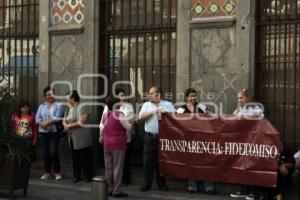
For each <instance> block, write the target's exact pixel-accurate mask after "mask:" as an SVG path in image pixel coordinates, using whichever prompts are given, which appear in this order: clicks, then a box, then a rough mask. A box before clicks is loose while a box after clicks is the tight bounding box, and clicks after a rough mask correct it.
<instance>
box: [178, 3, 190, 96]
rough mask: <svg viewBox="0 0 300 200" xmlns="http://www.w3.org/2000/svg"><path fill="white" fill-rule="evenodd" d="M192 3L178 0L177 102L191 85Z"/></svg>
mask: <svg viewBox="0 0 300 200" xmlns="http://www.w3.org/2000/svg"><path fill="white" fill-rule="evenodd" d="M190 6H191V2H190V1H189V0H177V52H176V92H177V94H178V95H177V98H176V99H177V101H182V100H183V96H182V95H180V93H183V92H184V90H185V89H186V88H188V87H189V85H190V39H191V38H190V20H191V9H190Z"/></svg>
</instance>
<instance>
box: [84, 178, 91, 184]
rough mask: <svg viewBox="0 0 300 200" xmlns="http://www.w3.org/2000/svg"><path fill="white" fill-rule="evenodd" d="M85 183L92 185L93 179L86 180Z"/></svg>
mask: <svg viewBox="0 0 300 200" xmlns="http://www.w3.org/2000/svg"><path fill="white" fill-rule="evenodd" d="M84 182H85V183H90V182H92V179H90V178H88V179H85V180H84Z"/></svg>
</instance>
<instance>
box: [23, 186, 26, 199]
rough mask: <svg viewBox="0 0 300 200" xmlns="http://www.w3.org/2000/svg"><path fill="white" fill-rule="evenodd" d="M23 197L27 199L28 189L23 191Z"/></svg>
mask: <svg viewBox="0 0 300 200" xmlns="http://www.w3.org/2000/svg"><path fill="white" fill-rule="evenodd" d="M23 196H24V197H26V196H27V188H24V189H23Z"/></svg>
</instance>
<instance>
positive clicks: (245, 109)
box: [233, 89, 264, 117]
mask: <svg viewBox="0 0 300 200" xmlns="http://www.w3.org/2000/svg"><path fill="white" fill-rule="evenodd" d="M236 99H237V103H238V107H237V109H236V110H235V111H234V112H233V114H234V115H237V116H256V117H264V111H263V110H262V108H261V107H260V106H259V104H258V103H254V102H251V96H250V94H249V92H248V90H246V89H243V90H240V91H238V93H237V95H236ZM260 105H261V104H260Z"/></svg>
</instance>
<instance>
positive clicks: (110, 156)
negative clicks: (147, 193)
mask: <svg viewBox="0 0 300 200" xmlns="http://www.w3.org/2000/svg"><path fill="white" fill-rule="evenodd" d="M107 107H108V112H106V113H105V114H104V116H103V119H102V121H103V124H104V129H103V146H104V161H105V176H106V178H107V181H108V190H109V195H110V196H114V197H116V198H120V197H127V196H128V194H127V193H124V192H122V191H121V184H122V176H123V168H124V159H125V151H126V148H127V144H126V131H128V130H130V129H131V128H132V123H130V122H129V121H128V120H126V116H125V115H124V114H123V113H122V112H121V111H120V110H119V109H120V99H118V98H115V97H110V98H109V99H108V101H107Z"/></svg>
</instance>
